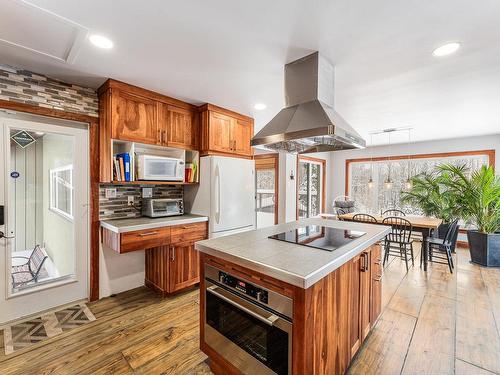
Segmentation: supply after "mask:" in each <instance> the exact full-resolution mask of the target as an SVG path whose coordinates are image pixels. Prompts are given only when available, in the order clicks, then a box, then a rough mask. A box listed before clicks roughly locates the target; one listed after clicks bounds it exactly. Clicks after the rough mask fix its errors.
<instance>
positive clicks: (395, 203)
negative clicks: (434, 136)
mask: <svg viewBox="0 0 500 375" xmlns="http://www.w3.org/2000/svg"><path fill="white" fill-rule="evenodd" d="M391 159H392V160H388V158H387V157H384V158H373V161H370V159H360V160H356V159H352V160H347V161H346V168H347V175H346V178H347V181H346V182H347V184H346V189H347V191H346V195H348V196H350V197H351V199H353V200H354V201H355V202H356V211H360V212H365V213H369V214H380V213H381V212H383V211H385V210H387V209H390V208H396V209H399V210H402V211H404V212H405V213H407V214H410V215H422V212H420V210H419V209H418V208H417V207H412V206H409V205H403V204H402V203H401V202H400V195H401V191H402V190H405V189H406V188H407V187H406V186H405V183H406V180H407V179H408V177H409V176H410V177H411V176H415V175H417V174H419V173H422V172H424V171H431V170H433V169H434V168H435V167H436V166H437V165H440V164H453V165H464V164H465V165H466V166H467V167H468V168H469V169H470V170H477V169H479V168H481V166H483V165H488V164H489V163H490V161H493V160H494V156H493V158H492V156H491V153H490V152H489V151H478V152H463V153H460V152H457V153H450V154H433V155H413V156H411V157H410V158H409V159H408V158H406V157H405V158H401V157H395V158H391ZM389 175H390V178H391V180H392V186H391V187H390V188H387V186H385V185H384V182H385V181H386V179H387V178H388V176H389ZM370 176H371V177H372V179H373V186H372V187H369V186H368V181H369V179H370Z"/></svg>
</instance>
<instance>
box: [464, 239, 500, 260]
mask: <svg viewBox="0 0 500 375" xmlns="http://www.w3.org/2000/svg"><path fill="white" fill-rule="evenodd" d="M467 240H468V241H469V250H470V258H471V261H472V263H476V264H480V265H481V266H485V267H500V233H481V232H478V231H477V230H468V231H467Z"/></svg>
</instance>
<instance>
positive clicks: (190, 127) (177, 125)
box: [166, 105, 198, 150]
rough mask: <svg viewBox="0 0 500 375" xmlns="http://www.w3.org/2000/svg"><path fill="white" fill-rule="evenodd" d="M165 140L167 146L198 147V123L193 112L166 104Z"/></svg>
mask: <svg viewBox="0 0 500 375" xmlns="http://www.w3.org/2000/svg"><path fill="white" fill-rule="evenodd" d="M166 141H167V145H168V146H169V147H179V148H184V149H188V150H195V149H197V148H198V123H197V121H196V120H195V115H194V113H193V112H191V111H189V110H187V109H183V108H178V107H174V106H171V105H169V106H167V118H166Z"/></svg>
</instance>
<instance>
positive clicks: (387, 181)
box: [384, 129, 393, 190]
mask: <svg viewBox="0 0 500 375" xmlns="http://www.w3.org/2000/svg"><path fill="white" fill-rule="evenodd" d="M392 131H393V129H388V130H387V132H388V133H389V159H388V160H389V164H388V167H389V171H388V173H387V179H386V180H385V182H384V187H385V188H386V189H387V190H389V189H391V188H392V180H391V132H392Z"/></svg>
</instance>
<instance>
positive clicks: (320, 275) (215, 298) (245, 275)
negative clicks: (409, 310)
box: [195, 219, 389, 374]
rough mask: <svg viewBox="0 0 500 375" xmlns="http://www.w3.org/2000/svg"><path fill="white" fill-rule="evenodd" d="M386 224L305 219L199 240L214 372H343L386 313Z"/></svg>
mask: <svg viewBox="0 0 500 375" xmlns="http://www.w3.org/2000/svg"><path fill="white" fill-rule="evenodd" d="M388 232H389V228H388V227H385V226H379V225H370V224H361V223H349V222H341V221H334V220H325V219H305V220H301V221H297V222H292V223H287V224H280V225H275V226H272V227H268V228H263V229H258V230H254V231H250V232H244V233H240V234H235V235H232V236H227V237H221V238H215V239H211V240H204V241H200V242H197V243H196V245H195V248H196V249H197V250H198V251H200V253H201V254H200V290H201V293H200V322H201V324H200V346H201V349H202V350H203V351H204V352H205V353H206V354H207V355H208V356H209V357H210V360H211V361H210V366H211V368H212V371H213V372H214V373H216V374H228V373H229V374H242V373H243V374H343V373H344V372H345V371H346V369H347V367H348V365H349V363H350V361H351V359H352V357H353V356H354V355H355V354H356V352H357V351H358V350H359V348H360V346H361V344H362V342H363V340H364V339H365V337H366V336H367V335H368V333H369V331H370V329H371V327H372V326H373V324H374V323H375V321H376V320H377V318H378V316H379V314H380V310H381V275H382V266H381V250H380V245H378V244H377V242H378V241H379V240H380V239H382V238H383V237H384V236H385V235H386V234H387V233H388ZM270 236H274V237H276V238H269V237H270Z"/></svg>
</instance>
